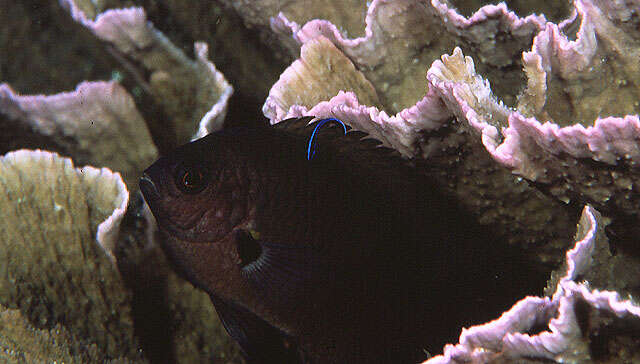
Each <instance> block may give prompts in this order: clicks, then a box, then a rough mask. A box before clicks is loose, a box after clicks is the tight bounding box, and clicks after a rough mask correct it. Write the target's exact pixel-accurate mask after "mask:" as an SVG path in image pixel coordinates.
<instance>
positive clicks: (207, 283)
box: [140, 118, 530, 363]
mask: <svg viewBox="0 0 640 364" xmlns="http://www.w3.org/2000/svg"><path fill="white" fill-rule="evenodd" d="M309 121H310V118H302V119H295V120H287V121H284V122H283V123H282V125H279V126H275V127H264V128H255V129H244V128H233V129H225V130H221V131H218V132H215V133H212V134H209V135H208V136H206V137H204V138H201V139H199V140H196V141H193V142H191V143H188V144H186V145H183V146H181V147H179V148H178V149H177V150H175V151H174V152H173V153H171V154H169V155H167V156H164V157H162V158H161V159H159V160H158V161H157V162H156V163H154V164H153V165H152V166H151V167H149V168H148V169H147V170H146V171H145V174H144V176H143V178H142V179H141V182H140V188H141V191H142V193H143V194H144V197H145V200H146V201H147V203H148V204H149V206H150V208H151V210H152V212H153V214H154V216H155V217H156V220H157V222H158V226H159V229H160V231H161V234H162V244H163V249H164V250H165V252H166V254H167V256H168V257H169V258H170V260H171V261H172V263H173V265H174V266H175V269H176V270H177V271H178V272H180V273H181V274H182V275H183V276H184V277H186V279H188V280H189V281H191V282H192V283H193V284H194V285H195V286H197V287H199V288H201V289H203V290H204V291H206V292H207V293H208V294H209V296H210V297H211V300H212V302H213V304H214V305H215V308H216V311H217V312H218V315H219V316H220V319H221V320H222V322H223V324H224V326H225V328H226V329H227V332H228V333H229V334H230V335H231V336H232V337H233V338H234V339H235V340H236V341H237V342H238V344H239V345H240V347H241V348H242V351H243V353H244V355H245V357H246V359H247V362H249V363H415V362H419V361H422V360H424V359H426V358H427V354H426V353H427V352H439V351H440V350H441V349H442V346H441V345H442V344H443V343H444V342H446V341H448V340H452V339H455V337H456V336H457V335H458V334H459V332H460V328H461V327H463V326H467V327H468V326H470V325H472V324H476V323H480V322H483V321H486V320H488V319H492V318H496V316H495V315H496V313H498V312H501V311H502V310H503V309H505V308H506V307H509V305H510V304H511V303H513V298H514V297H519V296H521V295H522V294H523V292H522V290H521V289H520V287H519V286H518V285H513V284H511V283H509V282H513V281H514V279H513V277H511V279H509V280H504V279H502V278H501V277H502V276H503V275H504V274H505V272H515V271H522V269H521V267H518V268H514V266H519V265H520V263H519V261H518V260H517V259H516V258H514V256H512V255H511V253H505V252H506V251H507V250H508V249H506V248H505V247H504V246H502V245H500V244H499V242H494V240H493V239H492V236H491V234H490V233H489V232H487V231H485V230H483V229H481V228H479V227H478V226H477V225H476V224H475V223H474V222H473V219H472V218H471V217H469V216H466V215H465V214H464V212H462V210H460V209H459V208H458V207H457V206H456V205H455V203H453V202H451V200H449V199H447V198H446V196H444V195H443V194H442V193H440V192H438V191H436V190H435V189H433V188H432V186H431V184H430V183H429V181H428V176H425V173H424V172H418V171H421V170H423V169H422V168H416V167H415V166H413V168H412V166H411V165H410V164H411V161H406V160H403V159H402V158H400V157H399V156H397V155H395V154H394V153H393V152H392V151H390V150H388V149H386V148H382V147H380V146H379V145H378V144H377V143H376V142H375V141H373V140H371V139H368V140H362V137H363V136H364V135H363V134H362V133H359V132H355V131H349V132H348V133H347V134H346V135H344V133H343V130H342V128H341V127H332V128H326V129H322V130H320V131H319V132H318V135H317V138H318V139H317V140H316V142H315V144H316V145H315V148H316V150H315V155H314V157H313V159H311V160H308V158H307V145H308V141H309V135H310V134H311V129H312V127H310V126H307V124H308V123H309ZM509 274H511V273H509ZM516 281H517V279H516ZM524 293H530V292H524ZM479 297H483V298H484V300H479V299H478V298H479ZM487 297H489V299H488V300H487V299H486V298H487ZM493 298H495V299H493Z"/></svg>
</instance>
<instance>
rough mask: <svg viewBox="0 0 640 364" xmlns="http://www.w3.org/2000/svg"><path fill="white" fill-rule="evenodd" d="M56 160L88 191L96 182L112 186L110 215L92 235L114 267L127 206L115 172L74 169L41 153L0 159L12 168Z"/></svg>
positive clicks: (18, 153) (65, 160)
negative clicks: (83, 182) (81, 179)
mask: <svg viewBox="0 0 640 364" xmlns="http://www.w3.org/2000/svg"><path fill="white" fill-rule="evenodd" d="M56 159H61V160H62V163H63V165H64V168H65V169H68V170H71V169H73V170H74V171H75V172H76V173H77V174H78V175H79V176H82V178H83V179H84V180H85V182H86V184H87V185H88V186H92V187H91V188H97V186H98V180H99V184H100V185H103V186H105V185H106V186H108V185H115V188H116V191H117V194H116V195H115V196H113V198H112V204H113V212H112V213H111V215H109V217H107V218H106V219H105V220H104V221H102V222H101V223H100V224H99V225H98V228H97V231H96V235H95V237H96V242H97V243H98V245H100V247H102V249H103V250H104V252H105V253H106V255H107V256H108V257H109V259H111V261H112V262H113V263H115V256H114V248H115V244H116V241H117V239H118V235H119V233H120V223H121V222H122V218H123V217H124V214H125V212H126V209H127V204H128V203H129V191H128V190H127V187H126V186H125V184H124V181H123V180H122V177H121V176H120V174H119V173H118V172H112V171H111V170H110V169H108V168H95V167H91V166H84V167H81V168H75V167H74V165H73V161H72V160H71V159H70V158H63V157H60V156H59V155H58V154H57V153H51V152H48V151H43V150H24V149H23V150H18V151H14V152H9V153H7V154H5V155H4V156H0V162H2V161H7V162H10V163H11V164H14V165H20V164H22V163H32V162H36V163H37V162H38V161H42V162H45V164H53V163H54V162H55V160H56ZM43 173H46V172H43ZM93 192H94V193H95V194H96V196H94V197H93V198H96V199H102V198H105V197H104V196H98V195H97V194H98V193H99V192H100V191H93ZM107 198H110V197H107Z"/></svg>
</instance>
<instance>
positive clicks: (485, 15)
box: [270, 0, 547, 64]
mask: <svg viewBox="0 0 640 364" xmlns="http://www.w3.org/2000/svg"><path fill="white" fill-rule="evenodd" d="M393 2H394V3H396V4H397V6H398V8H399V9H406V8H408V7H410V6H412V5H414V4H415V3H418V2H416V1H414V0H400V1H398V0H393ZM389 3H391V1H389V0H373V1H372V2H371V4H370V5H369V8H368V9H367V14H366V16H365V29H364V31H365V35H364V36H363V37H358V38H346V37H344V36H343V35H342V32H341V31H340V29H338V27H337V26H335V25H334V24H333V23H331V22H330V21H328V20H321V19H315V20H311V21H309V22H307V23H306V24H304V25H303V26H302V27H300V25H299V24H298V23H296V22H295V21H291V20H289V19H288V18H287V16H286V15H285V14H284V13H282V12H280V13H279V14H278V15H277V16H276V17H274V18H271V20H270V25H271V29H272V30H273V31H275V32H276V33H280V34H290V35H291V36H292V37H293V39H294V40H295V41H296V42H297V43H298V44H300V45H303V44H305V43H306V42H308V41H309V40H312V39H315V38H317V37H318V36H324V37H326V38H328V39H329V40H331V41H332V42H333V43H334V44H336V45H337V46H338V48H340V49H341V50H342V51H343V52H345V54H347V55H348V56H349V57H350V58H351V59H352V60H354V61H355V62H356V63H358V64H373V63H376V62H374V61H373V60H372V59H371V58H369V57H373V58H374V59H378V60H379V59H381V58H384V57H385V54H384V50H381V52H379V53H378V54H371V52H370V51H371V49H364V50H359V49H357V48H358V47H360V46H363V45H365V44H366V43H370V42H372V43H373V44H375V43H376V42H377V40H376V39H375V38H376V37H377V36H380V35H379V34H376V32H374V30H373V25H374V23H375V21H376V17H377V16H378V11H379V9H380V8H382V7H383V6H385V5H387V4H389ZM431 7H432V8H433V9H434V11H435V13H436V14H437V15H438V16H439V17H440V18H441V19H442V21H443V23H444V24H445V26H446V27H447V28H448V30H449V31H451V32H453V33H460V32H462V31H463V30H464V29H467V28H469V27H471V26H473V25H476V24H479V23H482V22H485V21H487V20H489V19H500V20H501V21H503V22H505V23H506V24H508V26H509V28H511V29H512V31H513V32H515V33H526V32H527V31H531V30H542V29H543V28H544V25H545V23H546V22H547V21H546V19H545V17H544V16H541V15H535V14H534V15H529V16H527V17H525V18H520V17H519V16H518V15H516V14H515V13H514V12H512V11H509V9H508V8H507V6H506V5H505V4H504V3H500V4H497V5H485V6H483V7H482V8H480V9H479V10H478V11H476V12H475V13H474V14H473V15H472V16H471V17H469V18H466V17H464V16H462V15H460V14H458V12H457V11H456V9H455V8H450V7H449V6H448V5H447V3H446V2H443V1H440V0H431ZM371 47H373V45H371V46H369V47H365V48H371Z"/></svg>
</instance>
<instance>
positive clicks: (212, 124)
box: [193, 42, 233, 139]
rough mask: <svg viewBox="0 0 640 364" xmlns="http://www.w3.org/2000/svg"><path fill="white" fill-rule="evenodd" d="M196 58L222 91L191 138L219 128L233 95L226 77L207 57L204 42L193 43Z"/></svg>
mask: <svg viewBox="0 0 640 364" xmlns="http://www.w3.org/2000/svg"><path fill="white" fill-rule="evenodd" d="M194 48H195V53H196V57H197V60H198V61H200V62H201V63H202V64H203V65H205V67H207V69H208V70H209V72H211V74H212V75H214V78H215V83H216V85H218V87H219V88H220V89H222V92H221V94H220V96H219V97H218V101H216V103H215V104H214V105H213V106H212V107H211V109H209V111H207V113H206V114H205V115H204V116H203V117H202V119H200V123H199V124H198V131H197V132H196V134H195V135H194V137H193V139H198V138H202V137H203V136H205V135H207V134H209V133H211V132H214V131H216V130H219V129H221V128H222V126H223V124H224V118H225V116H226V114H227V106H228V104H229V99H230V98H231V95H233V87H232V86H231V84H230V83H229V82H228V81H227V79H226V78H225V77H224V76H223V75H222V73H221V72H218V70H217V69H216V66H215V65H214V64H213V62H211V61H210V60H209V58H208V56H209V55H208V53H209V47H208V46H207V44H206V43H203V42H196V43H195V44H194Z"/></svg>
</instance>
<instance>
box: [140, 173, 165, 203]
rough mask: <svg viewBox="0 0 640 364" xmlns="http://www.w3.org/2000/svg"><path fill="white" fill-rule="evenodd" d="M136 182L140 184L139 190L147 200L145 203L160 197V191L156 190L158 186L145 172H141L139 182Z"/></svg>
mask: <svg viewBox="0 0 640 364" xmlns="http://www.w3.org/2000/svg"><path fill="white" fill-rule="evenodd" d="M138 184H139V186H140V191H141V192H142V195H143V196H144V199H145V200H146V201H147V203H150V201H153V200H157V199H159V198H160V192H158V188H157V187H156V185H155V183H153V180H152V179H151V177H149V175H148V174H147V173H143V174H142V177H141V178H140V182H139V183H138Z"/></svg>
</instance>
